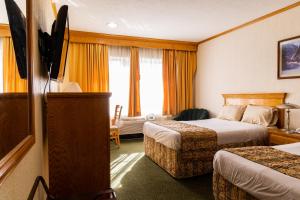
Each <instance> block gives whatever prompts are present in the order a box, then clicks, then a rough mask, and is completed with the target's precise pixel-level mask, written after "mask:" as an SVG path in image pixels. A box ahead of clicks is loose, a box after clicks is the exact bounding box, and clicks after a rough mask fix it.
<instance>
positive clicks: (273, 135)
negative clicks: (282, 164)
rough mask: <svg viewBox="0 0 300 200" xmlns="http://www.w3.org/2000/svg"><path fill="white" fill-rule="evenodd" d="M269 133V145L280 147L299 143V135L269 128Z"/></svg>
mask: <svg viewBox="0 0 300 200" xmlns="http://www.w3.org/2000/svg"><path fill="white" fill-rule="evenodd" d="M268 132H269V145H280V144H290V143H295V142H300V134H295V133H292V134H291V133H287V132H286V131H283V130H280V129H278V128H270V129H269V130H268Z"/></svg>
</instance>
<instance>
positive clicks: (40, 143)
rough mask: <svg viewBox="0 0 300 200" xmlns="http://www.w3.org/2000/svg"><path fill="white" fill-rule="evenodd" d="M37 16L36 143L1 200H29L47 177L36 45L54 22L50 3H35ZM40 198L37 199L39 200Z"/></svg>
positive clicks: (36, 59) (2, 188) (6, 182)
mask: <svg viewBox="0 0 300 200" xmlns="http://www.w3.org/2000/svg"><path fill="white" fill-rule="evenodd" d="M33 4H34V5H33V16H34V22H35V24H34V25H33V26H34V30H36V31H35V32H34V36H33V38H34V41H33V58H34V65H33V69H34V76H33V79H34V80H33V81H34V84H33V85H34V101H35V134H36V143H35V144H34V146H33V147H32V148H31V149H30V151H29V152H28V153H27V154H26V155H25V157H24V158H23V159H22V161H21V162H20V163H19V164H18V165H17V166H16V168H15V169H13V170H12V171H11V173H10V174H9V175H8V176H7V178H6V179H5V180H4V182H3V183H2V184H1V186H0V200H24V199H27V197H28V194H29V192H30V189H31V187H32V185H33V182H34V180H35V178H36V176H38V175H46V174H47V170H46V169H45V168H44V163H45V160H46V159H45V157H44V155H46V153H45V152H46V145H45V140H44V139H43V134H42V121H41V120H42V90H43V87H44V84H45V78H43V77H44V76H42V74H43V73H42V72H41V70H40V64H39V52H38V44H37V30H38V27H42V28H43V29H44V30H48V31H49V30H50V29H51V23H52V21H53V19H54V18H53V15H52V12H51V11H52V8H51V4H50V0H49V1H45V0H38V1H33ZM38 197H40V196H39V195H37V197H36V199H41V198H38Z"/></svg>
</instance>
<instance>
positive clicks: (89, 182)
mask: <svg viewBox="0 0 300 200" xmlns="http://www.w3.org/2000/svg"><path fill="white" fill-rule="evenodd" d="M109 97H110V93H49V94H48V95H47V98H46V103H45V110H46V112H45V113H46V117H45V121H46V132H47V134H48V154H49V188H50V192H51V193H52V194H55V195H56V196H57V197H58V198H59V199H69V198H70V197H76V196H84V195H86V194H89V195H90V194H96V193H97V192H99V191H101V190H104V189H108V188H109V187H110V148H109Z"/></svg>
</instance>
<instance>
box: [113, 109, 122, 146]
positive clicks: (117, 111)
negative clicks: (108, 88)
mask: <svg viewBox="0 0 300 200" xmlns="http://www.w3.org/2000/svg"><path fill="white" fill-rule="evenodd" d="M121 113H122V106H121V105H116V108H115V115H114V118H113V119H112V120H111V126H110V139H111V140H115V143H116V145H118V146H119V147H120V144H121V142H120V129H119V127H118V125H117V124H116V123H117V121H118V120H119V119H120V117H121Z"/></svg>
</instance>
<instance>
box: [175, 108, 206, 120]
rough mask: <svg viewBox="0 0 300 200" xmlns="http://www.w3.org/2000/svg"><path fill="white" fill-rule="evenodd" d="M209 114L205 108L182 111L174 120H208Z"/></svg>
mask: <svg viewBox="0 0 300 200" xmlns="http://www.w3.org/2000/svg"><path fill="white" fill-rule="evenodd" d="M208 118H209V112H208V111H207V110H205V109H203V108H201V109H198V108H194V109H187V110H184V111H182V112H181V113H180V114H179V115H178V116H177V117H175V118H174V120H176V121H190V120H200V119H208Z"/></svg>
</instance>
